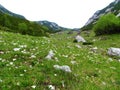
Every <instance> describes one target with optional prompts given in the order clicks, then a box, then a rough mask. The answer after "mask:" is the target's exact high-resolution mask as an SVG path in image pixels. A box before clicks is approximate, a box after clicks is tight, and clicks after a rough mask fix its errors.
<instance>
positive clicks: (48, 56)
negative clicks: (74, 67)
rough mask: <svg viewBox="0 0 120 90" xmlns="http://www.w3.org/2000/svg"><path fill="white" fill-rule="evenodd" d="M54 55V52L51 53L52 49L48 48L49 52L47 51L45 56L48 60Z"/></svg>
mask: <svg viewBox="0 0 120 90" xmlns="http://www.w3.org/2000/svg"><path fill="white" fill-rule="evenodd" d="M54 55H55V54H54V53H53V51H52V50H50V51H49V53H48V55H47V56H46V57H45V58H46V59H48V60H50V59H52V58H53V57H54Z"/></svg>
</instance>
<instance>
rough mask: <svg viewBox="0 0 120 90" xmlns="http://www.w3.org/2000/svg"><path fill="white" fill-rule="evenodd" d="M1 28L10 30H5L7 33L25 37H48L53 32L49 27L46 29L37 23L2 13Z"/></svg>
mask: <svg viewBox="0 0 120 90" xmlns="http://www.w3.org/2000/svg"><path fill="white" fill-rule="evenodd" d="M0 26H2V27H7V28H9V29H7V30H6V29H4V30H5V31H9V32H15V33H21V34H24V35H25V34H28V35H33V36H46V35H48V32H51V31H50V30H48V28H47V27H46V28H45V26H42V25H39V24H37V23H35V22H30V21H28V20H26V19H21V18H17V17H13V16H10V15H7V14H2V13H0ZM1 30H3V29H1Z"/></svg>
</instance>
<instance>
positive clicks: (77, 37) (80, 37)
mask: <svg viewBox="0 0 120 90" xmlns="http://www.w3.org/2000/svg"><path fill="white" fill-rule="evenodd" d="M75 40H76V41H77V42H86V41H85V39H84V38H83V37H82V36H79V35H77V36H76V37H75Z"/></svg>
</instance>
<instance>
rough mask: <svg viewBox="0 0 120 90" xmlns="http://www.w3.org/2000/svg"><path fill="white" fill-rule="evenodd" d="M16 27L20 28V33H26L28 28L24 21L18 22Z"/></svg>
mask: <svg viewBox="0 0 120 90" xmlns="http://www.w3.org/2000/svg"><path fill="white" fill-rule="evenodd" d="M18 29H19V30H20V32H21V33H22V34H26V33H27V30H28V27H27V25H26V24H25V23H19V24H18Z"/></svg>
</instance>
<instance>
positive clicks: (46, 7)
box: [0, 0, 114, 28]
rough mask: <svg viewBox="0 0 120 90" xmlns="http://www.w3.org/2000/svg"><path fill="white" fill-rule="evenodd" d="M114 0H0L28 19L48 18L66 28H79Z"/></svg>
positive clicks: (6, 6) (5, 5) (2, 3)
mask: <svg viewBox="0 0 120 90" xmlns="http://www.w3.org/2000/svg"><path fill="white" fill-rule="evenodd" d="M113 1H114V0H0V4H1V5H3V6H4V7H5V8H7V9H8V10H10V11H12V12H14V13H17V14H21V15H23V16H25V18H26V19H28V20H30V21H41V20H48V21H51V22H55V23H57V24H58V25H60V26H63V27H67V28H80V27H82V26H83V25H85V23H86V22H87V21H88V19H89V18H90V17H91V16H92V15H93V14H94V13H95V12H96V11H97V10H100V9H103V8H104V7H106V6H107V5H109V4H110V3H111V2H113Z"/></svg>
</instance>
